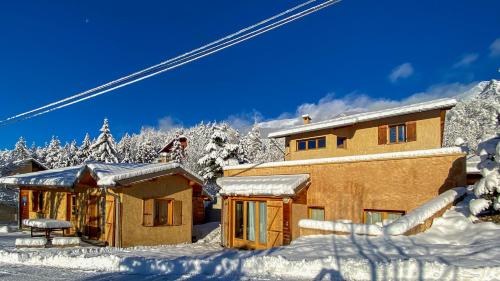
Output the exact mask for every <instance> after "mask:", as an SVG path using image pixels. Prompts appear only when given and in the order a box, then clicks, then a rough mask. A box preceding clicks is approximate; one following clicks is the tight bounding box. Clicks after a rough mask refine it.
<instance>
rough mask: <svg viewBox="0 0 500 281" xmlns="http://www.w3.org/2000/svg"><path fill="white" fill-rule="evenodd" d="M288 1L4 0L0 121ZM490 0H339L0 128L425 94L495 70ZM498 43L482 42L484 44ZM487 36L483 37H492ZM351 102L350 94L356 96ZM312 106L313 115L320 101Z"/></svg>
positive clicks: (66, 127)
mask: <svg viewBox="0 0 500 281" xmlns="http://www.w3.org/2000/svg"><path fill="white" fill-rule="evenodd" d="M298 3H301V1H284V0H276V1H264V0H262V1H261V0H258V1H257V0H254V1H228V0H227V1H226V0H212V1H201V0H200V1H194V0H190V1H140V2H138V1H62V0H61V1H9V2H7V1H5V2H3V3H2V4H1V8H0V34H1V40H0V42H1V44H0V104H1V105H2V107H1V109H2V110H1V111H0V117H1V118H2V119H3V118H6V117H9V116H11V115H13V114H16V113H19V112H23V111H26V110H29V109H32V108H34V107H37V106H40V105H44V104H46V103H48V102H51V101H54V100H58V99H60V98H63V97H66V96H69V95H72V94H75V93H78V92H81V91H83V90H86V89H89V88H92V87H95V86H98V85H100V84H102V83H105V82H108V81H110V80H113V79H115V78H118V77H121V76H123V75H126V74H128V73H131V72H133V71H136V70H139V69H142V68H145V67H147V66H150V65H152V64H155V63H158V62H161V61H163V60H165V59H168V58H170V57H173V56H176V55H178V54H181V53H184V52H186V51H189V50H191V49H193V48H196V47H198V46H200V45H202V44H204V43H207V42H210V41H213V40H215V39H218V38H220V37H222V36H224V35H227V34H229V33H232V32H234V31H236V30H239V29H241V28H243V27H246V26H248V25H251V24H253V23H256V22H257V21H259V20H262V19H264V18H267V17H269V16H271V15H274V14H276V13H278V12H280V11H282V10H285V9H287V8H290V7H292V6H294V5H296V4H298ZM498 10H500V1H456V0H455V1H351V0H344V1H342V2H341V3H339V4H337V5H334V6H332V7H330V8H327V9H325V10H322V11H320V12H318V13H315V14H313V15H310V16H308V17H306V18H304V19H301V20H299V21H297V22H294V23H292V24H289V25H286V26H284V27H282V28H280V29H277V30H274V31H272V32H269V33H266V34H265V35H263V36H261V37H258V38H255V39H253V40H251V41H247V42H246V43H243V44H241V45H238V46H235V47H233V48H230V49H226V50H225V51H223V52H220V53H218V54H216V55H213V56H210V57H207V58H204V59H202V60H199V61H197V62H194V63H192V64H189V65H186V66H184V67H181V68H178V69H176V70H174V71H171V72H167V73H164V74H162V75H160V76H156V77H154V78H151V79H148V80H145V81H143V82H140V83H137V84H134V85H131V86H129V87H126V88H122V89H120V90H118V91H115V92H112V93H109V94H106V95H104V96H101V97H98V98H96V99H93V100H91V101H88V102H83V103H80V104H77V105H74V106H71V107H68V108H65V109H62V110H59V111H56V112H54V113H51V114H48V115H45V116H42V117H39V118H35V119H32V120H28V121H25V122H20V123H16V124H12V125H9V126H4V127H0V130H1V136H2V138H0V148H10V147H12V146H13V145H14V143H15V142H16V140H17V139H18V137H19V136H21V135H22V136H24V137H25V138H26V139H27V141H28V144H31V143H32V142H33V141H34V142H36V143H37V144H39V145H43V143H44V142H45V141H48V140H49V139H50V137H51V136H52V135H57V136H59V137H60V138H61V139H62V140H63V141H69V140H71V139H73V138H75V139H77V140H78V141H79V142H80V141H81V140H82V139H83V136H84V134H85V132H89V133H90V134H91V135H92V136H96V135H97V133H98V129H99V128H100V126H101V124H102V119H103V118H104V117H108V118H109V119H110V125H111V129H112V132H113V133H114V135H115V137H117V138H119V137H121V135H122V134H124V133H125V132H130V133H133V132H138V131H139V130H140V128H141V127H142V126H152V127H158V126H164V127H168V126H171V125H172V123H177V124H183V125H185V126H189V125H193V124H195V123H198V122H200V121H202V120H204V121H212V120H231V121H233V122H236V123H238V122H239V123H241V122H243V123H244V122H248V120H251V119H252V116H254V115H255V114H258V116H259V118H260V119H261V120H263V121H266V120H273V119H275V118H280V117H293V116H295V115H297V114H299V113H303V112H304V111H307V110H312V111H314V110H318V112H325V110H326V111H328V112H330V111H332V110H335V107H333V108H326V109H325V108H321V105H322V104H324V103H327V104H331V103H332V102H333V103H335V102H338V101H340V102H343V103H350V102H357V103H359V104H360V107H363V106H369V105H370V104H371V103H376V102H380V101H394V100H396V101H398V100H403V99H406V98H408V97H409V96H412V95H414V94H415V93H429V92H431V93H432V94H435V95H436V96H439V95H441V93H446V92H447V91H454V90H457V89H461V88H462V87H465V86H466V85H469V84H470V83H472V82H475V81H481V80H489V79H494V78H496V79H498V78H499V76H500V73H499V72H498V71H499V68H500V39H499V38H500V29H499V27H500V17H498V12H497V11H498ZM497 39H498V41H495V40H497ZM495 42H496V43H495ZM359 99H362V100H363V102H360V101H359ZM322 110H323V111H322Z"/></svg>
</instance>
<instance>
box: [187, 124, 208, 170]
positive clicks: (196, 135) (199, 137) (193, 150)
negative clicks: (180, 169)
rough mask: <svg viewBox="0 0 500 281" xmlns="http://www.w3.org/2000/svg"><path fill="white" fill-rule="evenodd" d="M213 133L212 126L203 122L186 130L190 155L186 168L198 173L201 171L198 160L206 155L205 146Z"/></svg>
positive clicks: (188, 153)
mask: <svg viewBox="0 0 500 281" xmlns="http://www.w3.org/2000/svg"><path fill="white" fill-rule="evenodd" d="M212 133H213V129H212V126H211V125H210V124H205V123H203V122H201V123H200V124H198V125H196V126H194V127H191V128H188V129H186V130H185V131H184V135H185V136H186V137H187V139H188V140H189V144H188V146H187V147H186V155H189V157H188V158H187V159H186V161H185V163H184V166H185V167H186V168H188V169H190V170H191V171H194V172H196V173H199V172H200V171H201V167H200V165H199V164H198V160H199V159H200V158H201V157H203V156H204V155H205V146H207V143H208V141H209V140H210V137H211V135H212Z"/></svg>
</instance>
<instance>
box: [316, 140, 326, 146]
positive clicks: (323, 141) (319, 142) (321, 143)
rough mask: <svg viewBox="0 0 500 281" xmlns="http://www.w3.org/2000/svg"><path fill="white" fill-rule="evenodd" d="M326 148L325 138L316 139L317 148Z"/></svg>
mask: <svg viewBox="0 0 500 281" xmlns="http://www.w3.org/2000/svg"><path fill="white" fill-rule="evenodd" d="M325 147H326V138H319V139H318V148H325Z"/></svg>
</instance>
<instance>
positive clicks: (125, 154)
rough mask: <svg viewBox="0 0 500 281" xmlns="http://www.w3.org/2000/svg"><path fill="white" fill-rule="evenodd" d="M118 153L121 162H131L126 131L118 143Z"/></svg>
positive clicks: (129, 144)
mask: <svg viewBox="0 0 500 281" xmlns="http://www.w3.org/2000/svg"><path fill="white" fill-rule="evenodd" d="M118 154H119V156H120V162H121V163H131V162H132V154H131V138H130V136H129V134H128V133H126V134H125V135H124V136H123V137H122V139H121V140H120V142H119V143H118Z"/></svg>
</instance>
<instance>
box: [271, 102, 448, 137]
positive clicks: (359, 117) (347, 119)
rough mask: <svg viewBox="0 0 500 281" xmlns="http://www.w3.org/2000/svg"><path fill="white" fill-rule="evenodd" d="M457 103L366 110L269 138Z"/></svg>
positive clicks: (428, 109)
mask: <svg viewBox="0 0 500 281" xmlns="http://www.w3.org/2000/svg"><path fill="white" fill-rule="evenodd" d="M456 104H457V100H455V99H450V98H445V99H438V100H433V101H428V102H422V103H417V104H412V105H406V106H401V107H397V108H390V109H384V110H378V111H371V112H364V113H359V114H353V115H348V116H343V117H339V118H335V119H331V120H326V121H322V122H317V123H311V124H307V125H301V126H296V127H292V128H290V129H286V130H281V131H277V132H273V133H270V134H269V135H268V137H269V138H282V137H286V136H290V135H293V134H299V133H306V132H312V131H318V130H323V129H332V128H339V127H345V126H350V125H354V124H357V123H361V122H367V121H373V120H378V119H383V118H388V117H394V116H400V115H406V114H411V113H418V112H425V111H431V110H436V109H450V108H452V107H454V106H455V105H456Z"/></svg>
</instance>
